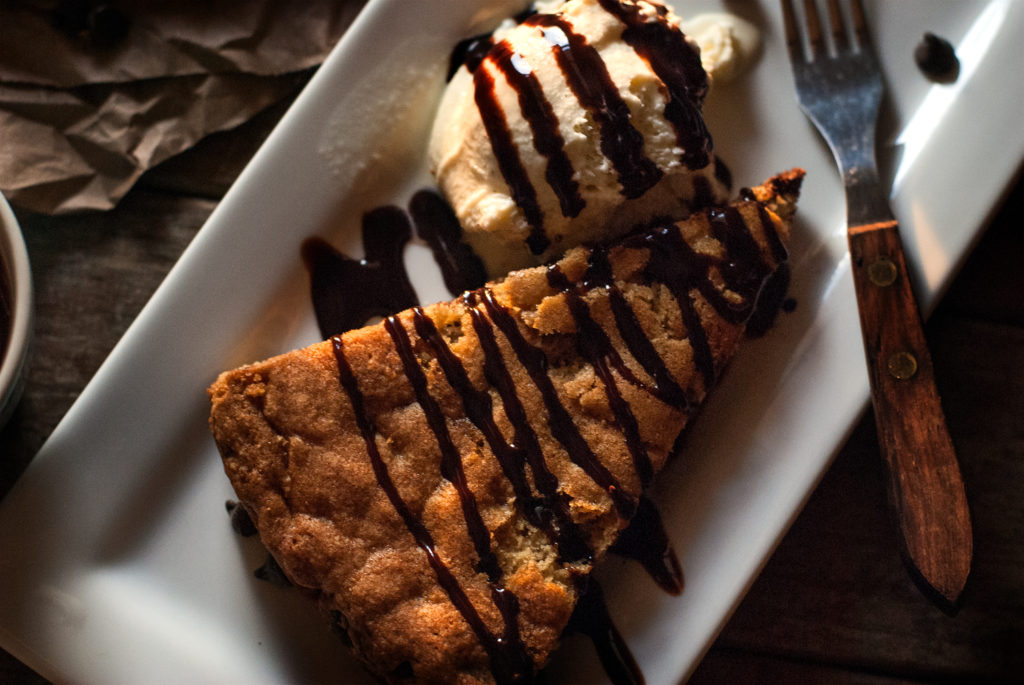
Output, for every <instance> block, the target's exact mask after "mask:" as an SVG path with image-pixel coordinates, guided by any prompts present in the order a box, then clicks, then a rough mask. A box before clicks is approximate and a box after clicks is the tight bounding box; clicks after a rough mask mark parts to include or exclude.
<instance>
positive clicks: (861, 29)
mask: <svg viewBox="0 0 1024 685" xmlns="http://www.w3.org/2000/svg"><path fill="white" fill-rule="evenodd" d="M850 14H851V15H853V32H854V34H855V35H856V36H857V44H858V47H860V48H866V47H868V45H869V44H870V43H871V38H870V35H869V34H868V23H867V22H866V21H865V20H864V6H863V5H861V4H860V0H850Z"/></svg>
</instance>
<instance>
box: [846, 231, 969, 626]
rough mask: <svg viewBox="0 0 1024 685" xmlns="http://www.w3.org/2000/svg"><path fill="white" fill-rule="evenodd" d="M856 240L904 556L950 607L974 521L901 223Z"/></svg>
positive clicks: (853, 235) (872, 371)
mask: <svg viewBox="0 0 1024 685" xmlns="http://www.w3.org/2000/svg"><path fill="white" fill-rule="evenodd" d="M848 241H849V246H850V256H851V259H852V266H853V277H854V285H855V288H856V292H857V305H858V309H859V312H860V323H861V332H862V334H863V337H864V351H865V354H866V356H867V364H868V372H869V375H870V378H871V400H872V404H873V405H874V410H875V421H876V423H877V425H878V435H879V441H880V444H881V451H882V455H883V457H884V458H885V463H886V466H887V470H888V478H889V498H890V502H891V503H892V505H893V509H894V514H895V516H896V520H897V524H898V527H899V531H900V534H901V538H902V544H903V550H902V551H903V553H904V560H905V561H906V562H907V564H908V565H909V567H910V568H911V570H912V572H913V573H912V575H914V576H915V580H917V581H918V582H919V584H920V581H922V580H923V581H924V582H925V585H924V586H922V589H923V590H925V592H926V594H928V595H929V596H930V597H931V598H932V599H933V600H936V601H937V603H938V604H939V606H940V607H942V608H943V609H944V610H947V611H950V612H952V611H955V608H956V604H957V600H958V598H959V596H960V593H961V591H962V590H963V587H964V584H965V583H966V582H967V576H968V574H969V573H970V569H971V556H972V552H973V550H972V547H973V544H972V535H971V519H970V513H969V511H968V508H967V497H966V495H965V493H964V485H963V480H962V478H961V476H960V468H959V466H958V465H957V460H956V454H955V452H954V450H953V443H952V441H951V440H950V437H949V431H948V429H947V427H946V418H945V415H944V414H943V412H942V406H941V404H940V401H939V394H938V391H937V390H936V387H935V374H934V371H933V369H932V360H931V355H930V354H929V352H928V346H927V343H926V341H925V337H924V331H923V329H922V325H921V315H920V312H919V311H918V308H917V303H916V300H915V299H914V293H913V290H912V288H911V285H910V280H909V278H908V272H907V265H906V261H905V259H904V257H903V246H902V243H901V241H900V237H899V231H898V226H897V222H896V221H895V220H890V221H883V222H879V223H873V224H865V225H861V226H851V227H850V229H849V232H848ZM935 593H937V596H936V594H935Z"/></svg>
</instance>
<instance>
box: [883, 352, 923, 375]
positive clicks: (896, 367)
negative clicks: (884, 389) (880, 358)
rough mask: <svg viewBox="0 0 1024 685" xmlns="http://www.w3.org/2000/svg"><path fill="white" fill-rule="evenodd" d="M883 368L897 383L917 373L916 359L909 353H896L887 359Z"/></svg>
mask: <svg viewBox="0 0 1024 685" xmlns="http://www.w3.org/2000/svg"><path fill="white" fill-rule="evenodd" d="M885 368H887V369H888V370H889V375H890V376H892V377H893V378H895V379H896V380H898V381H905V380H907V379H908V378H911V377H913V375H914V374H915V373H917V358H916V357H915V356H914V355H912V354H910V353H909V352H897V353H896V354H894V355H892V356H891V357H889V361H888V362H886V364H885Z"/></svg>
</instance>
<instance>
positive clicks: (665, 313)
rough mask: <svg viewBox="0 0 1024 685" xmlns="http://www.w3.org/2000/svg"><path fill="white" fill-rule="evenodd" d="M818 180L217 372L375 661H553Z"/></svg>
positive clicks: (469, 669)
mask: <svg viewBox="0 0 1024 685" xmlns="http://www.w3.org/2000/svg"><path fill="white" fill-rule="evenodd" d="M802 175H803V172H802V171H799V170H798V171H794V172H790V173H789V174H784V175H781V176H779V177H776V178H775V179H773V180H772V181H769V182H768V183H766V184H765V185H763V186H760V187H758V188H756V189H753V190H752V191H751V192H749V193H745V194H744V196H745V197H747V198H750V199H747V200H741V201H738V202H736V203H734V204H732V205H730V206H728V207H723V208H712V209H708V210H706V211H703V212H700V213H697V214H694V215H693V216H691V217H690V218H689V219H687V220H685V221H682V222H679V223H675V224H671V223H669V224H665V225H663V226H659V227H656V228H653V229H650V230H648V231H645V232H643V233H637V234H632V235H630V236H628V237H626V238H625V239H623V240H621V241H619V242H617V243H616V244H615V245H613V246H607V247H597V248H592V249H588V248H575V249H573V250H572V251H570V252H569V253H568V254H567V255H566V256H565V257H564V258H563V259H562V260H560V261H559V262H557V263H556V264H555V265H553V266H550V267H538V268H533V269H527V270H523V271H518V272H514V273H512V274H510V275H509V276H508V277H506V278H505V279H503V280H502V281H500V282H496V283H492V284H488V285H487V286H486V287H484V288H482V289H480V290H477V291H473V292H470V293H467V294H465V295H463V296H462V297H459V298H457V299H456V300H454V301H452V302H446V303H442V304H435V305H431V306H427V307H423V308H416V309H412V310H408V311H405V312H402V313H400V314H398V315H397V316H394V317H391V318H389V319H386V320H384V321H383V322H381V323H380V324H377V325H373V326H369V327H366V328H363V329H360V330H356V331H352V332H349V333H346V334H344V335H342V336H339V337H336V338H332V339H330V340H327V341H325V342H322V343H319V344H316V345H312V346H310V347H307V348H305V349H301V350H297V351H294V352H290V353H288V354H284V355H281V356H279V357H275V358H273V359H270V360H268V361H265V362H262V363H258V364H253V365H250V366H245V367H242V368H240V369H236V370H234V371H229V372H227V373H224V374H222V375H221V376H220V378H218V379H217V381H216V382H215V383H214V384H213V385H212V387H211V388H210V396H211V398H212V402H213V410H212V414H211V418H210V424H211V428H212V431H213V435H214V437H215V439H216V442H217V445H218V446H219V448H220V451H221V454H222V455H223V458H224V466H225V470H226V472H227V475H228V477H229V478H230V480H231V483H232V485H233V486H234V488H235V491H236V492H237V494H238V497H239V499H240V500H241V503H242V504H243V505H244V507H245V508H246V510H247V511H248V512H249V514H250V516H251V518H252V520H253V522H254V523H255V525H256V528H257V529H258V530H259V535H260V538H261V540H262V541H263V543H264V544H265V545H266V547H267V549H268V550H269V551H270V553H271V554H272V555H273V556H274V558H275V559H276V560H277V562H278V564H279V565H280V566H281V568H282V569H283V571H284V573H285V574H286V575H287V576H288V578H289V579H290V580H291V581H292V582H293V583H294V584H295V585H297V586H299V587H300V588H304V589H306V590H308V591H309V592H310V593H312V594H314V595H315V596H316V597H317V598H318V600H319V602H320V604H321V606H322V607H323V609H324V610H325V612H326V613H328V614H329V615H330V617H331V618H332V620H333V622H334V623H335V624H336V625H337V626H339V627H341V628H342V629H344V631H345V632H346V633H347V635H348V637H349V639H350V641H351V643H352V645H353V647H354V649H355V651H356V653H357V654H358V655H359V656H360V657H361V658H362V659H363V660H364V661H365V662H366V664H367V665H368V667H369V668H370V670H372V671H373V672H374V673H376V674H378V675H379V676H381V677H383V678H384V679H386V680H388V681H389V682H410V681H422V682H460V683H468V682H499V683H501V682H514V681H516V680H518V679H519V678H520V677H521V676H524V675H526V676H528V675H530V674H532V673H533V672H534V671H535V670H537V669H539V668H540V667H542V666H543V664H544V663H545V662H546V660H547V658H548V655H549V654H550V652H551V651H552V650H553V649H554V648H555V646H556V644H557V643H558V640H559V637H560V636H561V634H562V632H563V629H564V628H565V626H566V624H567V622H568V620H569V617H570V615H571V613H572V611H573V607H574V605H575V603H576V601H577V599H578V597H579V593H580V589H581V587H582V586H583V581H584V580H585V578H586V577H587V575H588V574H589V572H590V570H591V568H592V567H593V564H594V562H595V561H596V560H597V559H599V558H600V557H601V556H602V555H603V554H604V553H605V551H606V550H607V549H608V547H609V545H611V544H612V542H613V541H614V540H615V539H616V536H617V535H618V533H619V532H620V531H621V530H622V529H623V528H624V527H625V526H626V524H627V523H628V521H629V519H630V517H631V515H632V513H633V512H634V510H635V507H636V505H637V500H638V497H639V495H640V494H641V492H642V491H643V488H644V487H645V486H646V484H647V483H648V482H649V481H650V479H651V477H652V476H653V475H654V474H655V473H656V472H657V471H658V470H659V469H660V468H661V467H662V466H663V465H664V463H665V461H666V459H667V457H668V455H669V453H670V451H671V449H672V446H673V443H674V442H675V441H676V438H677V437H678V435H679V433H680V432H681V431H682V429H683V427H684V426H685V424H686V422H687V419H688V418H689V417H690V416H691V415H692V414H693V413H694V411H695V410H696V408H697V406H698V405H699V404H700V402H701V401H702V400H703V398H704V396H705V394H706V392H707V391H708V389H709V388H710V387H711V385H712V384H713V383H714V381H715V378H716V377H717V376H718V374H719V373H720V372H721V370H722V368H723V366H724V365H725V363H726V361H727V360H728V359H729V358H730V356H731V355H732V354H733V351H734V350H735V348H736V345H737V344H738V343H739V341H740V339H741V337H742V335H743V331H744V324H745V321H746V319H747V318H748V317H749V316H750V314H751V312H752V311H753V309H754V307H755V304H756V300H757V298H758V294H759V292H760V290H761V286H762V284H763V283H764V282H765V280H766V279H767V278H768V277H769V275H770V274H772V272H773V271H775V270H776V269H777V268H778V267H779V266H780V265H781V264H782V263H783V262H784V261H785V258H786V250H785V247H784V244H785V242H786V239H787V237H788V219H789V216H790V215H791V214H792V210H793V208H795V200H796V195H797V192H798V190H799V184H800V178H802ZM754 198H756V199H754ZM780 213H781V216H780Z"/></svg>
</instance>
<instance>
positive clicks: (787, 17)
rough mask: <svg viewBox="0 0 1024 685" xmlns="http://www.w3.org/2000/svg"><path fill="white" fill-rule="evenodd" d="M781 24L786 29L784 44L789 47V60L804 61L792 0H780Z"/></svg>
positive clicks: (794, 61)
mask: <svg viewBox="0 0 1024 685" xmlns="http://www.w3.org/2000/svg"><path fill="white" fill-rule="evenodd" d="M782 24H783V26H784V27H785V29H786V46H787V47H788V48H789V61H790V62H793V63H796V64H799V63H800V62H803V61H804V46H803V44H802V43H801V41H800V32H799V31H798V30H797V27H796V15H795V14H794V13H793V2H792V0H782Z"/></svg>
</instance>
